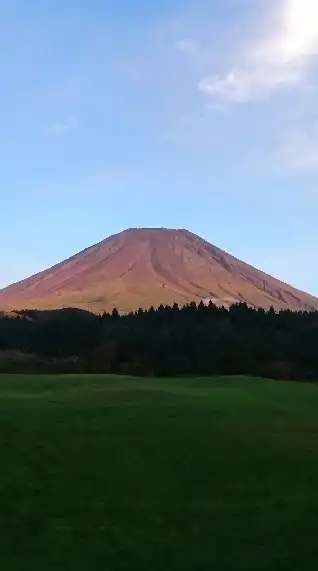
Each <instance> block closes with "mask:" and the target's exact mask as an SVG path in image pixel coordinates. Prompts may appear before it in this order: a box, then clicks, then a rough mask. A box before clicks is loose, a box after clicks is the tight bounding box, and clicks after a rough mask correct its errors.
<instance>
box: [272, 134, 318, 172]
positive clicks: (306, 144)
mask: <svg viewBox="0 0 318 571" xmlns="http://www.w3.org/2000/svg"><path fill="white" fill-rule="evenodd" d="M280 158H282V160H283V161H284V163H285V164H286V165H287V166H288V168H292V169H296V170H317V169H318V125H316V126H315V127H314V128H312V129H311V130H310V132H301V131H294V132H293V133H292V134H291V136H290V140H289V141H288V143H286V144H285V145H284V146H283V147H282V149H281V151H280Z"/></svg>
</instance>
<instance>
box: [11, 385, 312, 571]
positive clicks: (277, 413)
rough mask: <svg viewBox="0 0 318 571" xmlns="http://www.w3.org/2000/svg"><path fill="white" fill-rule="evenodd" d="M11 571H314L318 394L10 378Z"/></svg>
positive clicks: (289, 388) (278, 388) (277, 388)
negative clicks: (127, 570)
mask: <svg viewBox="0 0 318 571" xmlns="http://www.w3.org/2000/svg"><path fill="white" fill-rule="evenodd" d="M0 439H1V440H0V461H1V464H0V522H1V530H0V531H1V533H0V569H1V571H2V570H3V571H12V570H14V571H26V570H28V571H51V570H54V571H64V570H65V571H66V570H67V571H69V570H71V569H74V570H76V571H82V570H87V571H88V570H90V571H104V570H105V571H117V570H118V571H119V570H120V571H123V570H126V569H130V570H136V571H146V570H147V571H170V570H176V571H179V570H180V571H201V570H209V571H212V570H214V569H215V570H216V571H232V570H233V571H242V570H251V571H258V570H268V571H269V570H270V571H277V570H279V571H280V570H286V571H293V570H295V571H300V570H304V571H310V570H311V569H312V570H313V569H316V567H317V561H318V387H317V386H311V385H305V384H303V385H302V384H287V383H280V382H274V381H262V380H257V379H255V380H253V379H243V378H236V379H234V378H233V379H231V378H223V379H206V380H202V379H191V380H189V379H187V380H139V379H129V378H115V377H103V376H96V377H85V376H70V377H62V376H60V377H28V376H25V377H23V376H12V377H6V376H3V377H0Z"/></svg>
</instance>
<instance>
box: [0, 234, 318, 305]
mask: <svg viewBox="0 0 318 571" xmlns="http://www.w3.org/2000/svg"><path fill="white" fill-rule="evenodd" d="M201 300H203V302H205V303H208V302H209V301H210V300H211V301H212V302H213V303H215V304H216V305H224V306H230V305H231V304H233V303H238V302H246V303H247V304H249V305H250V306H252V307H263V308H264V309H269V308H270V307H271V306H272V307H274V308H275V309H290V310H317V309H318V298H316V297H313V296H311V295H309V294H306V293H304V292H302V291H299V290H297V289H295V288H293V287H292V286H289V285H287V284H284V283H282V282H280V281H279V280H277V279H275V278H273V277H271V276H269V275H267V274H265V273H264V272H262V271H259V270H257V269H255V268H253V267H252V266H250V265H248V264H246V263H244V262H241V261H240V260H238V259H236V258H235V257H233V256H231V255H230V254H228V253H226V252H224V251H223V250H221V249H219V248H217V247H216V246H213V245H212V244H210V243H208V242H206V241H205V240H203V239H202V238H200V237H199V236H197V235H195V234H193V233H191V232H189V231H188V230H169V229H165V228H153V229H147V228H144V229H129V230H125V231H124V232H121V233H119V234H115V235H113V236H110V237H109V238H106V239H105V240H103V241H102V242H100V243H99V244H96V245H94V246H91V247H89V248H87V249H86V250H84V251H82V252H80V253H79V254H76V255H75V256H73V257H71V258H69V259H68V260H66V261H64V262H61V263H59V264H57V265H56V266H53V267H52V268H50V269H48V270H45V271H43V272H41V273H39V274H36V275H34V276H32V277H30V278H28V279H25V280H23V281H21V282H19V283H16V284H13V285H11V286H9V287H7V288H5V289H2V290H0V307H1V308H3V309H22V308H23V309H26V308H35V309H56V308H61V307H78V308H81V309H86V310H90V311H93V312H95V313H101V312H103V311H110V310H112V309H113V308H114V307H117V309H118V310H119V311H121V312H129V311H133V310H136V309H138V308H139V307H142V308H148V307H150V306H155V307H156V306H158V305H160V304H169V305H171V304H173V303H175V302H176V303H178V304H179V305H184V304H186V303H188V302H190V301H196V302H199V301H201Z"/></svg>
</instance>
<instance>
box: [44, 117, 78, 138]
mask: <svg viewBox="0 0 318 571" xmlns="http://www.w3.org/2000/svg"><path fill="white" fill-rule="evenodd" d="M77 126H78V119H77V117H69V118H68V119H67V120H65V121H58V122H56V123H53V125H51V126H50V127H49V128H48V129H47V134H48V135H50V136H52V137H57V136H61V135H65V134H66V133H67V132H68V131H73V130H74V129H76V127H77Z"/></svg>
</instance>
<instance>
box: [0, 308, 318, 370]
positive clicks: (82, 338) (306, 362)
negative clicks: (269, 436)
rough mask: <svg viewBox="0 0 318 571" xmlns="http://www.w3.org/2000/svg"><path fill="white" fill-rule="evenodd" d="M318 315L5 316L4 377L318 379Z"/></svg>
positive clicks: (1, 328) (170, 311) (246, 311)
mask: <svg viewBox="0 0 318 571" xmlns="http://www.w3.org/2000/svg"><path fill="white" fill-rule="evenodd" d="M317 347H318V312H292V311H280V312H275V311H274V309H270V310H269V311H265V310H263V309H253V308H251V307H249V306H247V305H246V304H245V303H241V304H236V305H233V306H232V307H231V308H230V309H225V308H224V307H221V308H220V307H217V306H215V305H213V304H212V303H210V304H209V305H205V304H204V303H202V302H201V303H199V304H196V303H194V302H193V303H190V304H187V305H185V306H184V307H179V306H178V305H176V304H175V305H173V306H172V307H168V306H160V307H158V308H157V309H154V308H153V307H151V308H150V309H148V310H142V309H139V310H138V311H137V312H135V313H130V314H127V315H120V314H119V312H118V311H117V310H116V309H114V310H113V312H112V313H111V314H108V313H104V314H103V315H95V314H93V313H90V312H87V311H82V310H79V309H75V308H69V309H61V310H53V311H36V310H24V311H19V312H15V314H14V317H13V314H10V315H6V314H1V315H0V372H5V373H32V374H33V373H113V374H123V375H136V376H145V377H152V376H158V377H174V376H183V377H184V376H187V375H189V376H211V375H228V374H230V375H232V374H238V375H241V374H242V375H251V376H257V377H264V378H265V377H267V378H274V379H281V380H299V381H316V380H318V351H317Z"/></svg>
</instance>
